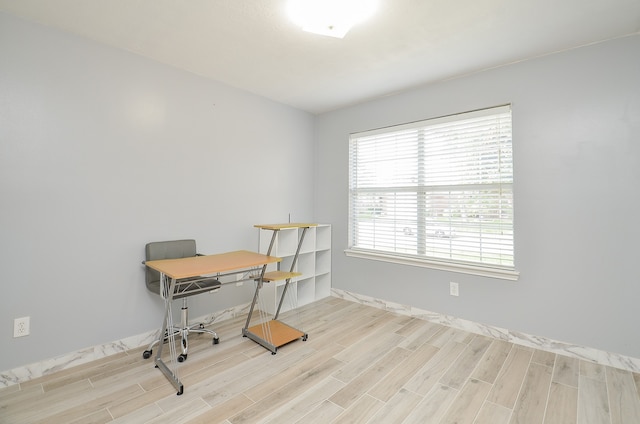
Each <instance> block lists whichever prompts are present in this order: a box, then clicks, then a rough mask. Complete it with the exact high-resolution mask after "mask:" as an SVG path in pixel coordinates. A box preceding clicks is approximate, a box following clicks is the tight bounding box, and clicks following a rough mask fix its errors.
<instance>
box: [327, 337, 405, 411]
mask: <svg viewBox="0 0 640 424" xmlns="http://www.w3.org/2000/svg"><path fill="white" fill-rule="evenodd" d="M410 354H411V352H409V351H408V350H406V349H402V348H401V347H396V348H395V349H393V350H391V352H389V353H387V354H386V355H385V356H383V357H382V358H381V359H380V360H378V361H376V362H375V363H374V364H373V365H371V366H370V367H369V368H368V369H367V370H366V371H364V372H362V374H360V375H359V376H358V377H356V378H354V379H353V380H351V381H350V382H349V383H348V384H346V385H345V386H344V387H343V388H342V389H340V390H339V391H338V392H337V393H335V394H334V395H333V396H331V397H330V398H329V400H330V401H331V402H333V403H335V404H336V405H338V406H341V407H342V408H345V409H346V408H348V407H349V405H351V404H352V403H353V402H355V401H356V400H357V399H358V398H360V396H362V395H363V394H364V393H366V392H367V390H369V389H370V388H371V387H373V386H374V385H375V384H376V383H378V381H380V380H381V379H382V378H384V377H385V376H386V375H387V374H389V372H391V370H393V369H394V368H395V367H396V366H397V365H398V363H401V362H403V361H404V360H405V359H406V358H407V357H409V355H410Z"/></svg>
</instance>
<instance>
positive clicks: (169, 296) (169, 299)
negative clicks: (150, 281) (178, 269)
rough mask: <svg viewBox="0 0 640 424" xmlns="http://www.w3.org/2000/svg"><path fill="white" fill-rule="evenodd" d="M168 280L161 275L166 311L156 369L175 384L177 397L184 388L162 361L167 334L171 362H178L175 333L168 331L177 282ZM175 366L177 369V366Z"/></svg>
mask: <svg viewBox="0 0 640 424" xmlns="http://www.w3.org/2000/svg"><path fill="white" fill-rule="evenodd" d="M167 280H168V278H167V277H166V275H164V273H160V290H163V297H164V303H165V311H164V319H163V320H162V328H161V329H160V335H159V336H158V337H159V338H160V339H159V345H160V346H159V347H158V353H157V354H156V359H155V362H156V368H158V369H159V370H160V371H162V373H163V374H164V375H165V376H166V377H167V379H169V382H170V383H171V384H173V386H174V387H175V388H176V389H177V390H178V393H177V395H181V394H182V393H184V386H183V385H182V383H181V382H180V380H179V379H178V377H177V375H176V373H175V372H174V371H171V370H170V369H169V367H168V366H167V365H166V364H165V363H164V361H163V360H162V347H163V346H164V343H163V341H164V334H165V333H167V339H168V343H169V348H170V350H171V361H172V362H174V365H175V360H176V357H175V340H176V336H175V332H174V331H171V334H169V333H168V332H167V329H168V328H169V321H173V316H172V309H171V304H172V303H173V293H174V291H175V287H176V280H175V278H171V282H170V284H167ZM167 286H168V290H167ZM171 329H172V330H173V326H171ZM175 366H176V367H177V365H175Z"/></svg>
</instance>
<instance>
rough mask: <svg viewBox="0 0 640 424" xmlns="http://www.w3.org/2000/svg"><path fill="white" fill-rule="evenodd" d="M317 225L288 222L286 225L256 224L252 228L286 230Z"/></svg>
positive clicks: (315, 225)
mask: <svg viewBox="0 0 640 424" xmlns="http://www.w3.org/2000/svg"><path fill="white" fill-rule="evenodd" d="M317 226H318V224H310V223H305V222H289V223H287V224H256V225H254V227H256V228H262V229H264V230H284V229H286V228H305V227H317Z"/></svg>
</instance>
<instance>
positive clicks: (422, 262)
mask: <svg viewBox="0 0 640 424" xmlns="http://www.w3.org/2000/svg"><path fill="white" fill-rule="evenodd" d="M344 253H345V254H346V255H347V256H349V257H352V258H361V259H371V260H374V261H382V262H390V263H394V264H402V265H411V266H419V267H422V268H431V269H437V270H440V271H451V272H459V273H463V274H472V275H478V276H481V277H490V278H499V279H502V280H510V281H517V280H518V277H519V276H520V273H519V272H518V271H514V270H510V269H504V268H490V267H483V266H478V265H470V264H461V263H454V262H440V261H436V260H430V259H422V258H415V257H411V256H399V255H392V254H388V253H381V252H373V251H370V250H359V249H357V250H356V249H347V250H345V251H344Z"/></svg>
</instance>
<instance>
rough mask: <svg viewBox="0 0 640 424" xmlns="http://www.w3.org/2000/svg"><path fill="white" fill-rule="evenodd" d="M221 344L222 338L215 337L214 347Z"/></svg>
mask: <svg viewBox="0 0 640 424" xmlns="http://www.w3.org/2000/svg"><path fill="white" fill-rule="evenodd" d="M219 343H220V337H214V338H213V344H214V345H217V344H219Z"/></svg>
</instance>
